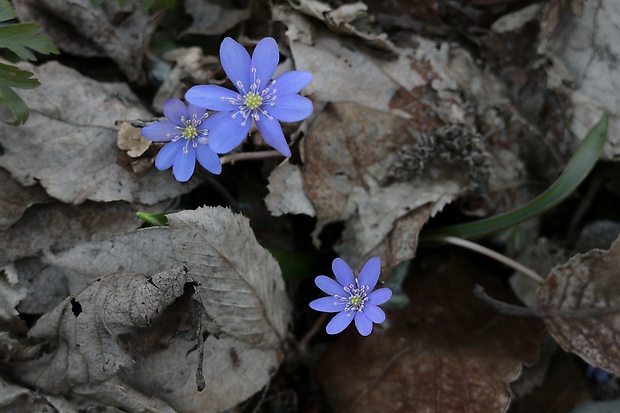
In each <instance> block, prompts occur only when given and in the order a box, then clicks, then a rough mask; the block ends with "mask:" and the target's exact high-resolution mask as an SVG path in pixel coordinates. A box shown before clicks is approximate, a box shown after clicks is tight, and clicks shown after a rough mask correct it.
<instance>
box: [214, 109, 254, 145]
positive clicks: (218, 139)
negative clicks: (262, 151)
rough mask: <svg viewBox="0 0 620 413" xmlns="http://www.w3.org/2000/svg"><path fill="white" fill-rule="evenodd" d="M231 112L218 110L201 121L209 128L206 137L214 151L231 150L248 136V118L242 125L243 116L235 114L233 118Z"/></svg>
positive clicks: (249, 123) (249, 122)
mask: <svg viewBox="0 0 620 413" xmlns="http://www.w3.org/2000/svg"><path fill="white" fill-rule="evenodd" d="M232 116H233V112H218V113H215V114H213V115H211V116H209V117H208V118H207V119H205V121H204V122H202V125H205V127H206V128H207V129H209V135H208V137H207V139H208V141H209V147H210V148H211V150H212V151H213V152H215V153H227V152H230V151H232V150H233V149H234V148H235V147H236V146H237V145H239V144H240V143H241V142H243V140H244V139H245V138H246V136H248V132H249V131H250V125H251V124H252V122H251V121H250V120H249V119H248V120H247V121H246V122H245V125H242V123H243V118H242V117H241V115H239V114H238V115H237V116H235V117H234V118H233V117H232Z"/></svg>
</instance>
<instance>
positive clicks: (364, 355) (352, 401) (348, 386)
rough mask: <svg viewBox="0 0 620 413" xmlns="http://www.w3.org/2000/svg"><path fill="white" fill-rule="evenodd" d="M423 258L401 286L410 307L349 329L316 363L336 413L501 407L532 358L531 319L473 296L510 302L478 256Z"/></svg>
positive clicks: (488, 411)
mask: <svg viewBox="0 0 620 413" xmlns="http://www.w3.org/2000/svg"><path fill="white" fill-rule="evenodd" d="M445 254H446V253H445V252H444V253H443V254H434V255H431V256H428V255H427V256H425V257H420V258H418V259H417V260H416V262H415V264H414V265H415V266H414V268H413V269H412V272H411V275H410V276H409V278H408V280H407V282H406V284H405V291H406V292H407V294H408V296H409V298H410V304H409V306H408V307H406V308H405V309H404V310H401V311H388V312H387V314H388V322H389V325H388V326H387V327H385V329H381V328H378V329H377V331H376V332H374V333H373V334H372V335H371V336H369V337H361V336H360V335H359V334H357V332H356V331H354V329H352V328H351V329H349V330H348V331H346V332H345V333H344V334H343V335H342V336H341V337H340V338H339V339H338V341H337V342H336V344H335V345H333V346H332V347H331V348H330V349H329V350H328V352H327V354H326V355H325V356H324V358H323V359H322V360H320V362H319V366H318V375H319V379H320V381H321V384H322V385H323V388H324V390H325V392H326V393H327V396H328V399H329V400H330V402H331V405H332V408H333V410H334V411H339V412H354V411H364V412H369V413H374V412H381V413H391V412H398V413H400V412H429V413H431V412H432V413H448V412H456V411H458V412H468V413H477V412H480V413H493V412H496V413H505V412H506V410H507V408H508V406H509V405H510V402H511V393H510V383H511V382H512V381H514V380H516V379H517V378H518V377H519V375H520V374H521V372H522V369H523V364H524V363H532V362H534V361H535V360H536V358H537V354H538V346H539V344H540V343H541V342H542V339H543V337H544V328H543V326H542V323H541V322H540V321H538V320H535V319H524V318H516V317H506V316H502V315H500V314H498V313H496V312H495V311H494V310H492V309H490V308H489V307H487V306H486V305H485V304H483V303H482V302H481V301H479V300H478V299H476V298H475V297H474V295H473V293H471V291H472V289H473V288H474V285H476V284H482V285H483V286H484V288H485V289H486V291H487V292H489V294H491V295H492V296H494V297H496V298H500V299H510V298H509V297H510V292H509V290H508V289H507V288H506V286H505V285H504V284H503V283H502V282H501V281H500V280H498V279H497V278H493V277H492V276H487V275H484V272H485V269H480V267H481V265H480V262H479V261H473V260H472V259H467V260H465V259H463V258H460V257H459V256H458V255H456V254H449V255H448V256H447V257H446V256H445Z"/></svg>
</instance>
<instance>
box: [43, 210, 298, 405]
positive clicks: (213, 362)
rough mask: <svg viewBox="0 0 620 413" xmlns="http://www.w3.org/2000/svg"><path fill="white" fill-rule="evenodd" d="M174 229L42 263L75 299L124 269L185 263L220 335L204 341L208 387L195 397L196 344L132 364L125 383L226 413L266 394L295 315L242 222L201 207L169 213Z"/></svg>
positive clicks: (275, 272) (176, 343) (275, 271)
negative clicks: (87, 286)
mask: <svg viewBox="0 0 620 413" xmlns="http://www.w3.org/2000/svg"><path fill="white" fill-rule="evenodd" d="M168 222H169V224H170V226H169V227H159V228H146V229H142V230H138V231H135V232H131V233H128V234H125V235H120V236H115V237H113V238H112V239H110V240H109V241H104V242H93V243H86V244H81V245H77V246H76V247H74V248H72V249H71V250H69V251H66V252H63V253H60V254H55V255H49V256H47V257H46V259H45V260H46V262H47V263H48V265H51V266H53V267H57V268H59V269H61V270H62V272H63V274H64V275H65V277H67V282H68V284H69V285H70V288H71V291H75V289H79V288H82V287H83V285H84V284H85V283H86V282H87V280H88V279H90V278H94V277H97V276H98V275H100V274H106V273H108V272H114V271H118V270H120V269H122V270H124V271H132V272H141V273H147V274H148V273H153V272H157V271H161V270H162V269H166V268H170V267H173V266H175V265H181V264H183V265H186V266H187V268H188V270H189V274H188V276H189V278H191V279H192V280H194V281H196V282H197V283H198V286H197V287H196V290H197V295H198V296H199V297H200V299H201V301H202V303H203V304H204V308H205V310H206V314H207V316H208V317H209V318H210V319H212V320H213V323H214V324H215V326H216V328H217V329H219V330H220V331H221V335H220V336H219V338H218V339H215V337H212V336H209V337H208V338H207V340H206V342H205V357H204V364H203V366H204V375H205V381H206V388H205V389H204V391H202V392H198V391H197V390H196V379H195V372H196V363H197V360H198V358H197V357H198V355H197V351H196V343H195V342H191V341H186V340H181V339H177V338H175V339H174V340H172V341H171V342H170V344H169V347H168V348H167V349H166V350H164V351H162V352H159V353H156V354H148V355H144V356H142V357H141V358H139V359H138V360H136V364H135V365H134V368H133V373H132V372H128V373H124V374H123V377H122V379H123V381H124V382H126V383H130V384H131V385H133V386H134V387H135V388H136V389H140V390H142V391H143V392H144V393H146V394H147V395H154V396H156V397H161V398H162V399H164V400H165V401H166V402H167V403H169V404H170V405H171V406H172V407H173V408H175V409H176V410H177V411H180V412H203V413H204V412H217V411H221V410H225V409H227V408H231V407H232V406H234V405H236V404H237V403H240V402H242V401H244V400H245V399H247V398H248V397H250V396H251V395H252V394H254V393H255V392H257V391H258V390H260V388H262V387H263V386H264V385H265V384H266V383H267V382H268V380H269V378H270V375H271V374H272V373H273V371H275V369H276V368H277V366H278V363H279V362H280V360H281V357H282V347H283V343H284V340H285V337H286V332H287V326H288V323H289V322H290V317H291V314H292V311H291V305H290V302H289V301H288V296H287V294H286V291H285V285H284V281H283V279H282V276H281V272H280V268H279V267H278V264H277V262H276V261H275V259H274V258H273V257H272V256H271V255H270V254H269V253H268V252H267V251H266V250H265V249H264V248H262V247H261V246H260V244H258V242H257V241H256V238H255V237H254V234H253V232H252V230H251V228H250V225H249V221H248V220H247V219H246V218H244V217H242V216H240V215H235V214H233V213H232V212H230V211H229V210H227V209H224V208H200V209H198V210H195V211H183V212H180V213H177V214H171V215H168ZM85 263H88V265H85ZM233 355H234V356H233Z"/></svg>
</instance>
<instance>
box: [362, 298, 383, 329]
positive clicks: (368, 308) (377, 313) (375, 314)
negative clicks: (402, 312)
mask: <svg viewBox="0 0 620 413" xmlns="http://www.w3.org/2000/svg"><path fill="white" fill-rule="evenodd" d="M363 312H364V314H366V317H368V319H369V320H370V321H372V322H373V323H377V324H379V323H383V322H384V321H385V313H384V312H383V310H382V309H380V308H379V307H377V306H376V305H374V304H369V303H366V305H365V306H364V310H363Z"/></svg>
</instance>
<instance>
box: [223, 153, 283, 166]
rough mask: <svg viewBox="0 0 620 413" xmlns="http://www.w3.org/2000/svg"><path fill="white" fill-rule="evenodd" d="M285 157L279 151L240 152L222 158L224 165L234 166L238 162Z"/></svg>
mask: <svg viewBox="0 0 620 413" xmlns="http://www.w3.org/2000/svg"><path fill="white" fill-rule="evenodd" d="M279 156H280V157H281V156H284V155H282V154H281V153H280V152H278V151H260V152H240V153H233V154H231V155H224V156H222V157H221V158H220V161H221V162H222V164H225V163H229V164H234V163H235V162H238V161H254V160H257V159H268V158H277V157H279Z"/></svg>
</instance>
